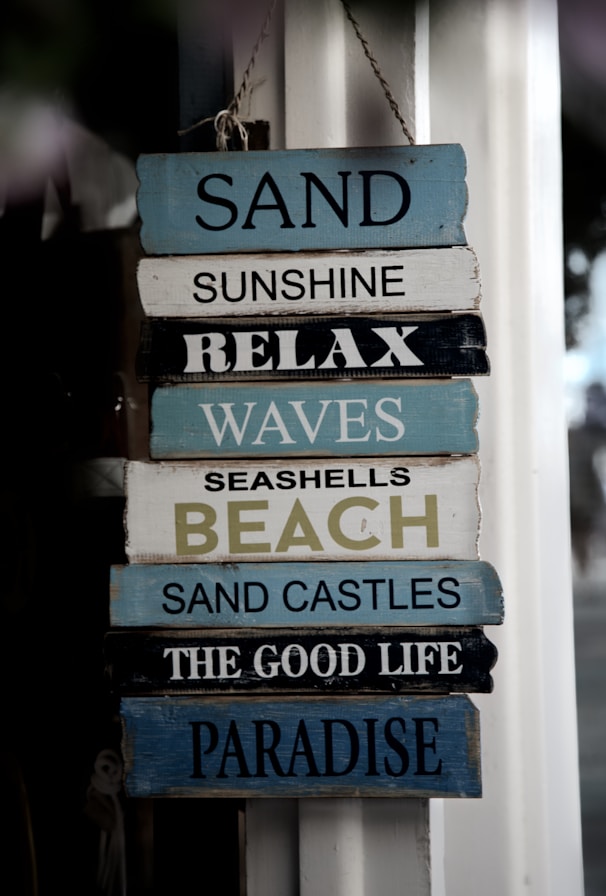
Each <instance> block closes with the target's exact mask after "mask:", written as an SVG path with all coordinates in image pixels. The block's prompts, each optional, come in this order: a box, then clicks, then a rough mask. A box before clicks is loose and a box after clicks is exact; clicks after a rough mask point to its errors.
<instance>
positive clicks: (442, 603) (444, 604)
mask: <svg viewBox="0 0 606 896" xmlns="http://www.w3.org/2000/svg"><path fill="white" fill-rule="evenodd" d="M444 582H450V583H451V584H453V585H454V586H455V587H457V588H458V586H459V583H458V582H457V580H456V579H454V578H452V577H450V576H447V577H445V578H443V579H440V580H439V582H438V591H441V592H442V594H449V595H450V596H451V597H453V598H454V600H453V601H452V603H450V602H447V601H443V600H442V598H441V597H439V598H438V603H439V604H440V606H441V607H444V609H445V610H452V609H453V607H458V606H459V604H460V603H461V595H460V594H459V593H458V592H457V591H451V590H450V589H449V588H445V587H444Z"/></svg>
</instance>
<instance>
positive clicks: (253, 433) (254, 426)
mask: <svg viewBox="0 0 606 896" xmlns="http://www.w3.org/2000/svg"><path fill="white" fill-rule="evenodd" d="M477 414H478V398H477V393H476V391H475V389H474V387H473V384H472V383H471V381H470V380H467V379H452V380H441V381H437V382H436V381H431V380H419V381H416V382H414V383H411V382H409V381H391V382H388V383H383V382H380V383H379V382H376V381H368V380H364V381H361V380H358V381H356V382H353V383H348V382H345V383H343V382H341V383H335V382H334V381H331V382H325V381H322V382H315V383H284V382H279V383H276V384H275V385H274V384H270V383H266V384H264V385H263V387H262V389H260V388H259V386H258V385H256V386H249V385H244V384H237V385H232V384H218V383H213V384H205V385H174V386H159V387H157V388H156V389H155V390H154V392H153V394H152V398H151V433H150V455H151V457H152V458H157V459H161V458H165V459H166V458H210V457H216V458H221V459H225V460H227V459H229V458H239V457H241V458H245V457H246V458H254V457H281V456H283V457H284V456H293V455H294V456H307V457H344V456H350V457H351V456H361V455H387V454H390V455H400V454H405V455H410V454H429V455H439V454H471V453H474V452H475V451H477V449H478V435H477V430H476V420H477Z"/></svg>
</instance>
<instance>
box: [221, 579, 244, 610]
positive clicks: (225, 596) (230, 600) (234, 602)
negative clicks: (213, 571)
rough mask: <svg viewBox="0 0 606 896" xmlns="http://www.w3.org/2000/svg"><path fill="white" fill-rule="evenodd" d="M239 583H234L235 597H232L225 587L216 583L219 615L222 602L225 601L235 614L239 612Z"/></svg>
mask: <svg viewBox="0 0 606 896" xmlns="http://www.w3.org/2000/svg"><path fill="white" fill-rule="evenodd" d="M238 591H239V588H238V583H237V582H234V596H233V597H231V595H230V594H229V593H228V592H227V591H226V590H225V588H224V587H223V585H222V584H221V583H220V582H217V583H216V594H215V599H216V601H217V613H220V612H221V601H222V600H224V601H225V603H226V604H227V605H228V606H229V608H230V609H231V610H233V611H234V613H237V612H238Z"/></svg>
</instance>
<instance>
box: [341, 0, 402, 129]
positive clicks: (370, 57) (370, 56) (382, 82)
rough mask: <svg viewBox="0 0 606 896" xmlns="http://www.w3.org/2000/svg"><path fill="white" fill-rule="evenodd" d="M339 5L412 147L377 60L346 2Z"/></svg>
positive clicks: (342, 0) (343, 0) (396, 104)
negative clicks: (341, 6)
mask: <svg viewBox="0 0 606 896" xmlns="http://www.w3.org/2000/svg"><path fill="white" fill-rule="evenodd" d="M341 3H342V5H343V9H344V10H345V14H346V16H347V18H348V19H349V21H350V22H351V25H352V26H353V29H354V31H355V32H356V37H357V38H358V40H359V41H360V43H361V44H362V47H363V48H364V55H365V56H366V58H367V59H368V61H369V62H370V65H371V67H372V70H373V72H374V73H375V75H376V76H377V78H378V80H379V83H380V85H381V87H382V88H383V93H384V94H385V96H386V98H387V102H388V103H389V106H390V108H391V111H392V112H393V114H394V115H395V117H396V118H397V120H398V121H399V122H400V126H401V128H402V130H403V132H404V136H405V137H406V139H407V140H408V142H409V143H410V145H411V146H413V145H414V142H415V140H414V137H413V136H412V134H411V133H410V130H409V129H408V125H407V124H406V122H405V121H404V116H403V115H402V113H401V112H400V107H399V106H398V103H397V102H396V98H395V96H394V95H393V93H392V91H391V88H390V86H389V84H388V83H387V81H386V79H385V76H384V75H383V72H382V71H381V69H380V67H379V63H378V62H377V60H376V59H375V57H374V56H373V54H372V52H371V50H370V47H369V45H368V41H367V40H366V38H365V37H364V35H363V34H362V30H361V28H360V26H359V25H358V23H357V21H356V19H355V18H354V15H353V13H352V11H351V8H350V6H349V3H348V2H347V0H341Z"/></svg>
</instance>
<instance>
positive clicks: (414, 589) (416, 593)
mask: <svg viewBox="0 0 606 896" xmlns="http://www.w3.org/2000/svg"><path fill="white" fill-rule="evenodd" d="M417 582H429V583H430V584H431V579H430V578H429V579H411V580H410V584H411V585H412V607H413V610H431V609H432V607H433V603H429V604H420V603H419V602H418V601H417V598H418V597H420V596H421V595H428V594H431V589H430V590H429V591H421V590H420V589H418V588H417Z"/></svg>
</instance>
